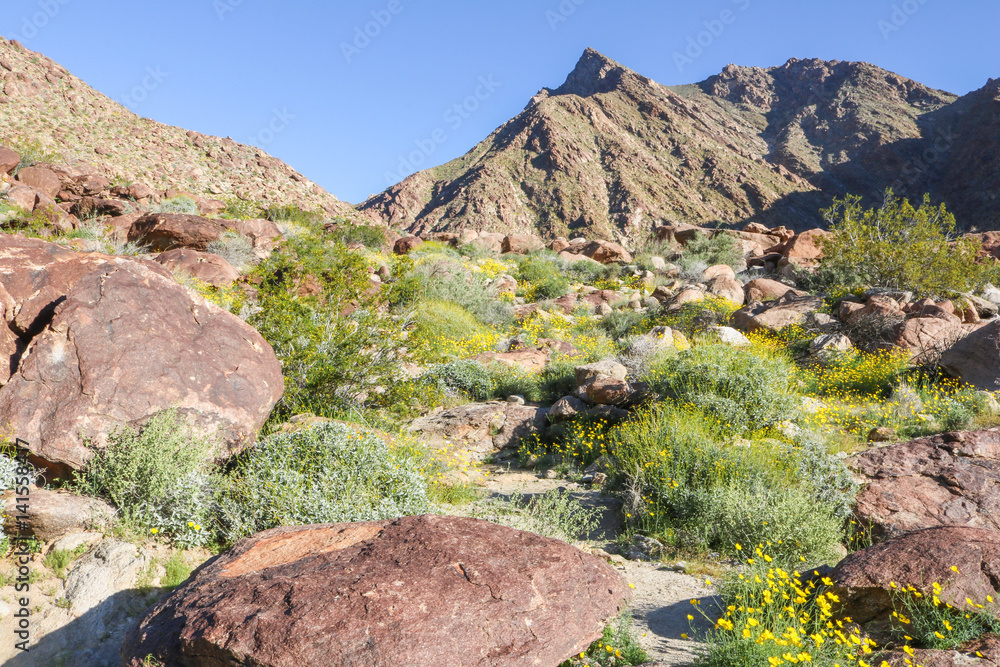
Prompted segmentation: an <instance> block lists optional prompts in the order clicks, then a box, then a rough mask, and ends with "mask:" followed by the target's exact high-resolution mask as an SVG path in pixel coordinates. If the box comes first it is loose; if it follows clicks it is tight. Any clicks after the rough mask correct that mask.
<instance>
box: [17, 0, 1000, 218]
mask: <svg viewBox="0 0 1000 667" xmlns="http://www.w3.org/2000/svg"><path fill="white" fill-rule="evenodd" d="M727 11H728V12H729V13H728V14H723V12H727ZM373 13H374V14H373ZM376 19H381V22H382V23H383V24H384V25H379V24H378V23H372V22H373V21H375V20H376ZM706 22H707V23H706ZM880 22H881V23H880ZM366 27H367V29H368V32H369V33H370V34H372V35H374V37H370V38H364V39H357V41H355V40H356V37H357V33H358V31H361V32H363V31H364V30H365V29H366ZM998 28H1000V2H996V1H995V0H949V1H948V2H945V0H906V1H902V0H839V1H833V0H797V1H792V0H769V1H765V0H710V1H708V2H697V3H696V2H676V1H674V2H671V1H669V0H634V1H629V0H619V1H612V0H504V1H503V2H500V1H498V0H464V1H460V0H438V1H436V2H430V1H429V0H356V1H354V2H349V3H348V2H306V1H304V0H283V1H282V2H277V1H270V2H266V1H265V0H171V1H170V2H162V1H155V2H151V1H149V0H143V1H140V2H135V1H130V2H125V1H124V0H100V2H94V1H87V0H5V2H4V11H3V12H2V15H0V34H3V35H4V36H5V37H8V38H14V37H18V38H20V39H21V41H22V42H23V43H24V44H25V46H27V47H28V48H30V49H33V50H35V51H40V52H42V53H44V54H46V55H48V56H49V57H51V58H53V59H54V60H56V61H58V62H60V63H62V64H63V65H65V66H66V67H67V68H69V69H70V70H71V71H72V72H73V73H74V74H76V75H77V76H79V77H80V78H82V79H83V80H84V81H86V82H87V83H89V84H90V85H92V86H94V87H95V88H97V89H98V90H100V91H101V92H103V93H104V94H106V95H108V96H109V97H112V98H114V99H116V100H118V101H126V102H128V104H129V106H130V107H131V108H132V109H133V110H134V111H136V112H137V113H139V114H141V115H143V116H148V117H150V118H154V119H156V120H158V121H161V122H164V123H169V124H171V125H178V126H181V127H184V128H187V129H193V130H197V131H200V132H203V133H208V134H216V135H221V136H231V137H233V138H234V139H236V140H238V141H242V142H245V143H254V144H256V145H260V146H261V147H262V148H264V149H265V150H267V151H268V152H269V153H271V154H274V155H276V156H278V157H280V158H282V159H283V160H285V161H286V162H288V163H289V164H290V165H292V166H293V167H294V168H296V169H298V170H299V171H301V172H303V173H304V174H306V175H307V176H308V177H310V178H311V179H313V180H315V181H316V182H318V183H320V184H321V185H323V186H324V187H325V188H327V189H328V190H329V191H330V192H332V193H333V194H335V195H336V196H338V197H340V198H341V199H344V200H346V201H350V202H352V203H357V202H359V201H362V200H364V199H365V198H366V197H367V196H368V195H369V194H371V193H375V192H379V191H381V190H383V189H385V188H386V187H388V186H389V185H391V184H392V183H391V182H390V181H393V180H395V178H394V177H395V176H398V175H399V170H400V158H401V157H403V156H407V155H410V154H413V153H415V152H416V157H418V158H423V164H422V165H421V166H422V167H428V166H432V165H435V164H440V163H443V162H446V161H448V160H449V159H452V158H454V157H457V156H459V155H462V154H463V153H465V152H466V151H468V150H469V149H470V148H471V147H472V146H474V145H475V144H476V143H477V142H478V141H480V140H481V139H483V138H484V137H486V136H487V135H488V134H489V133H490V132H492V131H493V130H494V129H495V128H496V127H497V126H499V125H500V124H501V123H503V122H504V121H506V120H507V119H509V118H510V117H512V116H514V115H515V114H517V113H518V112H519V111H520V110H521V109H523V108H524V106H525V104H526V103H527V102H528V100H529V99H530V98H531V96H532V95H534V94H535V93H536V92H537V91H538V90H539V89H540V88H542V87H556V86H558V85H559V84H561V83H562V82H563V80H564V79H565V77H566V75H567V74H568V73H569V72H570V70H571V69H572V68H573V65H574V64H575V63H576V61H577V59H578V58H579V56H580V54H581V53H582V52H583V50H584V48H586V47H587V46H592V47H594V48H596V49H597V50H599V51H601V52H602V53H604V54H605V55H607V56H609V57H611V58H614V59H615V60H618V61H619V62H621V63H623V64H624V65H627V66H629V67H631V68H633V69H635V70H637V71H639V72H640V73H642V74H645V75H646V76H649V77H651V78H653V79H655V80H656V81H659V82H660V83H663V84H667V85H672V84H680V83H692V82H696V81H701V80H703V79H705V78H706V77H708V76H710V75H712V74H715V73H717V72H718V71H719V70H721V69H722V67H724V66H725V65H726V64H727V63H731V62H732V63H737V64H740V65H758V66H762V67H766V66H772V65H779V64H782V63H784V62H785V61H786V60H787V59H788V58H790V57H797V58H809V57H818V58H823V59H828V60H832V59H838V60H864V61H868V62H871V63H874V64H876V65H879V66H881V67H884V68H886V69H889V70H892V71H894V72H897V73H899V74H901V75H903V76H907V77H910V78H913V79H916V80H918V81H920V82H922V83H925V84H927V85H930V86H932V87H935V88H940V89H944V90H947V91H950V92H954V93H959V94H963V93H967V92H969V91H970V90H974V89H976V88H979V87H981V86H983V85H984V84H985V83H986V81H987V79H988V78H989V77H1000V39H998V38H997V30H998ZM365 39H367V40H368V41H367V42H366V41H365ZM689 40H694V41H699V40H700V41H701V42H702V44H703V46H701V47H698V48H700V49H701V53H698V50H697V48H694V49H692V50H691V54H692V55H694V56H695V57H692V58H691V59H690V62H687V61H684V62H678V59H677V57H676V54H677V53H681V54H683V53H684V52H685V51H686V50H687V49H688V47H689V46H690V43H691V42H689ZM345 44H346V45H349V46H350V48H349V49H346V52H345ZM684 57H685V58H686V57H687V56H686V55H685V56H684ZM150 70H152V71H154V72H158V74H157V76H155V77H152V76H150V75H149V71H150ZM144 81H145V84H146V87H145V88H144V87H143V85H144ZM482 81H486V82H489V85H488V86H487V85H484V84H483V83H482ZM477 93H478V94H479V97H480V98H481V99H475V97H474V96H475V95H476V94H477ZM470 96H473V97H472V98H471V99H470ZM456 104H458V105H462V104H465V105H466V107H467V108H466V109H463V110H462V113H461V114H459V113H458V112H456V111H455V110H454V109H453V107H454V106H455V105H456ZM276 111H277V112H278V115H279V116H281V118H276V117H275V115H276ZM269 125H270V126H272V127H273V128H276V129H278V130H279V131H277V132H274V133H272V132H270V130H269V129H268V127H269ZM435 131H437V132H435ZM432 137H433V138H432ZM418 142H419V143H418ZM421 145H422V148H421V147H420V146H421Z"/></svg>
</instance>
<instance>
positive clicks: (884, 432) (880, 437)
mask: <svg viewBox="0 0 1000 667" xmlns="http://www.w3.org/2000/svg"><path fill="white" fill-rule="evenodd" d="M894 440H898V438H897V437H896V431H894V430H893V429H891V428H889V427H888V426H877V427H875V428H873V429H872V430H870V431H869V432H868V442H893V441H894Z"/></svg>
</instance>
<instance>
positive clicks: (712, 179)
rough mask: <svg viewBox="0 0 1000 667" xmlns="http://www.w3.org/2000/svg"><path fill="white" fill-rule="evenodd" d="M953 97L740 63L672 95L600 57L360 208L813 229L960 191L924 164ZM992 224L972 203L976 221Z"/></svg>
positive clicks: (598, 222)
mask: <svg viewBox="0 0 1000 667" xmlns="http://www.w3.org/2000/svg"><path fill="white" fill-rule="evenodd" d="M963 99H964V98H963ZM956 100H957V98H956V96H954V95H951V94H949V93H945V92H942V91H938V90H934V89H931V88H928V87H926V86H923V85H921V84H919V83H917V82H915V81H912V80H909V79H906V78H904V77H901V76H898V75H896V74H893V73H891V72H887V71H885V70H882V69H880V68H878V67H875V66H873V65H870V64H867V63H852V62H839V61H831V62H824V61H821V60H796V59H792V60H789V61H788V62H787V63H786V64H785V65H783V66H781V67H773V68H769V69H761V68H746V67H736V66H733V65H730V66H728V67H726V68H725V70H724V71H723V72H722V73H721V74H719V75H717V76H714V77H711V78H710V79H708V80H707V81H704V82H702V83H700V84H696V85H687V86H676V87H665V86H661V85H659V84H657V83H655V82H653V81H651V80H650V79H648V78H646V77H643V76H641V75H639V74H637V73H635V72H633V71H631V70H629V69H628V68H626V67H623V66H622V65H620V64H618V63H616V62H614V61H613V60H610V59H608V58H606V57H605V56H603V55H601V54H600V53H598V52H596V51H594V50H592V49H588V50H587V51H586V52H585V53H584V55H583V57H582V58H581V59H580V61H579V63H578V64H577V66H576V68H575V69H574V71H573V72H572V73H571V74H570V75H569V77H568V78H567V80H566V82H565V83H564V84H563V85H562V86H560V87H559V88H556V89H554V90H549V89H544V90H542V91H541V92H540V93H539V94H538V95H536V96H535V98H533V99H532V100H531V102H530V103H529V104H528V106H527V107H526V108H525V110H524V111H523V112H522V113H520V114H519V115H518V116H516V117H515V118H514V119H512V120H511V121H509V122H507V123H506V124H504V125H503V126H502V127H500V128H499V129H498V130H496V131H495V132H494V133H493V134H492V135H490V136H489V137H488V138H487V139H486V140H484V141H483V142H482V143H480V144H479V145H477V146H476V147H475V148H473V149H472V150H471V151H470V152H469V153H468V154H466V155H465V156H463V157H461V158H459V159H457V160H454V161H452V162H449V163H448V164H445V165H442V166H440V167H437V168H434V169H429V170H426V171H423V172H419V173H417V174H414V175H412V176H410V177H409V178H407V179H406V180H404V181H403V182H402V183H399V184H397V185H395V186H393V187H391V188H389V189H388V190H386V191H385V192H383V193H381V194H379V195H376V196H374V197H372V198H371V199H369V200H368V201H367V202H365V203H364V204H362V205H361V206H359V210H360V211H362V212H363V213H364V214H365V215H367V216H369V217H371V218H373V219H376V220H379V221H384V222H386V223H388V224H390V225H393V226H396V227H401V228H404V229H407V230H409V231H411V232H416V233H425V232H429V231H455V230H460V229H464V228H472V229H477V230H488V231H504V232H510V231H523V232H529V231H531V232H538V233H541V234H543V235H545V236H550V237H551V236H555V235H567V234H572V233H574V232H577V233H578V234H579V235H586V236H589V237H593V236H603V237H606V238H612V237H619V238H628V237H635V236H641V235H642V234H644V233H645V232H646V231H647V230H648V229H649V228H650V227H651V226H652V225H653V224H654V223H657V222H661V221H665V222H671V221H682V222H691V223H699V224H705V223H712V222H723V223H741V222H749V221H759V222H763V223H767V224H784V225H787V226H789V227H793V228H799V229H801V228H805V227H809V226H815V225H818V224H820V222H821V220H820V217H819V214H818V211H819V209H820V208H822V207H824V206H826V205H828V204H829V202H830V200H831V199H832V198H833V197H834V196H840V195H843V194H846V193H848V192H851V193H858V194H862V195H864V196H866V197H867V198H868V199H869V200H870V201H876V200H878V198H879V197H880V195H881V192H882V191H883V190H884V188H885V187H887V186H895V187H896V189H897V190H898V191H901V192H902V193H903V194H907V195H918V196H919V195H920V194H922V193H923V192H924V191H927V190H928V189H932V188H934V187H937V186H938V185H940V189H941V192H942V193H945V192H948V191H949V190H948V189H947V188H946V187H945V186H944V184H943V181H941V179H942V178H943V175H942V172H941V170H940V169H938V170H937V171H933V172H932V170H930V169H926V168H924V169H922V170H919V171H915V170H914V165H921V164H922V163H921V162H920V160H921V158H922V156H924V155H925V154H926V152H927V150H928V147H929V146H930V147H933V144H934V141H935V139H936V138H937V137H938V134H939V133H940V132H942V131H943V130H942V127H941V126H942V123H943V122H946V121H945V120H944V119H943V118H942V114H944V113H945V112H946V111H947V110H948V109H949V108H950V107H951V106H952V105H954V104H955V103H956ZM980 106H982V105H980ZM984 113H988V111H987V112H984ZM994 118H995V116H994ZM970 149H971V150H975V149H974V147H970ZM954 152H955V153H956V154H957V148H956V151H954ZM942 161H943V159H942ZM914 174H915V176H914ZM952 180H956V179H952ZM990 215H991V214H990V212H989V211H988V210H984V209H983V208H982V207H975V206H973V207H971V208H970V209H969V211H968V212H967V214H966V218H968V220H967V222H968V224H979V223H980V222H981V220H982V219H984V218H989V216H990Z"/></svg>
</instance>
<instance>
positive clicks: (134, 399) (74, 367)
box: [0, 235, 284, 469]
mask: <svg viewBox="0 0 1000 667" xmlns="http://www.w3.org/2000/svg"><path fill="white" fill-rule="evenodd" d="M0 300H2V301H4V302H5V303H4V308H3V310H4V319H5V322H4V323H3V324H4V325H5V326H4V327H3V329H0V333H4V334H5V335H7V336H8V338H9V339H10V342H11V345H10V346H8V347H9V348H10V349H11V350H12V352H11V354H10V355H9V357H8V361H7V362H6V364H5V365H4V368H5V369H9V372H10V373H11V374H10V376H9V378H4V379H6V380H7V381H6V382H5V383H4V384H3V387H2V389H0V422H2V423H4V424H9V425H10V427H11V428H12V429H13V432H14V434H15V435H16V436H17V437H19V438H21V439H23V440H26V441H27V442H28V443H29V445H30V452H31V454H32V455H33V456H34V457H36V458H37V459H40V460H41V461H42V462H44V463H46V464H50V465H52V466H54V467H56V468H57V469H59V468H64V467H67V466H68V467H70V468H79V467H81V466H82V465H83V464H84V463H85V462H86V460H87V458H88V457H89V450H88V448H87V447H86V445H85V444H84V441H85V440H87V439H90V440H92V441H93V443H94V444H95V445H98V446H100V445H102V444H103V443H104V441H105V438H106V436H107V434H108V433H109V432H110V431H112V430H114V429H115V428H116V427H118V426H121V425H122V424H129V425H133V426H139V425H141V424H143V423H145V422H146V421H147V420H148V419H149V418H151V417H153V416H154V415H156V414H157V413H158V412H160V411H162V410H165V409H168V408H177V409H179V411H180V412H181V414H183V415H184V416H185V417H186V418H187V419H188V420H189V421H190V422H191V423H192V424H193V425H195V426H196V427H198V428H200V429H202V430H204V431H207V432H210V433H216V432H218V433H220V434H221V436H222V439H223V441H224V442H225V443H226V446H227V449H228V451H229V452H236V451H239V450H240V449H242V448H243V447H244V446H245V445H247V444H249V443H250V442H251V441H252V438H253V437H254V434H255V433H256V431H257V429H259V428H260V426H261V425H262V424H263V422H264V420H265V419H266V418H267V416H268V414H269V413H270V410H271V408H272V407H273V406H274V404H275V403H276V402H277V400H278V399H279V398H280V397H281V393H282V391H283V388H284V384H283V380H282V376H281V366H280V364H279V363H278V360H277V358H276V357H275V356H274V352H273V351H272V350H271V347H270V345H268V344H267V342H266V341H265V340H264V339H263V338H261V336H260V335H259V334H258V333H257V332H256V331H254V329H253V328H252V327H250V326H249V325H247V324H246V323H244V322H243V321H241V320H240V319H239V318H237V317H234V316H233V315H231V314H229V313H227V312H225V311H223V310H222V309H220V308H218V307H216V306H214V305H212V304H209V303H208V302H206V301H204V300H203V299H200V298H197V297H192V296H191V295H190V294H189V293H188V291H187V290H186V289H185V288H184V287H182V286H180V285H178V284H177V283H176V282H175V281H174V280H173V278H172V277H171V276H170V274H169V273H168V272H167V271H166V269H165V268H164V267H162V266H160V265H159V264H156V263H155V262H150V261H136V260H132V259H126V258H121V257H109V256H106V255H99V254H96V253H95V254H80V253H75V252H72V251H68V250H65V249H63V248H60V247H59V246H56V245H54V244H51V243H46V242H44V241H39V240H37V239H26V238H24V237H20V236H8V235H0ZM0 341H2V337H0ZM4 351H5V352H6V351H8V350H4Z"/></svg>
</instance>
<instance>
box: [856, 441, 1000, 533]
mask: <svg viewBox="0 0 1000 667" xmlns="http://www.w3.org/2000/svg"><path fill="white" fill-rule="evenodd" d="M848 465H849V466H850V467H851V469H853V470H854V471H855V472H857V473H858V474H860V475H862V476H863V477H864V478H865V479H866V482H865V484H864V487H863V489H862V491H861V493H860V494H859V495H858V497H857V501H856V509H855V513H856V515H857V517H858V519H859V521H860V522H861V523H862V524H864V525H865V526H868V527H870V528H871V533H872V536H873V537H874V538H876V539H885V538H891V537H896V536H899V535H902V534H903V533H907V532H910V531H914V530H919V529H922V528H930V527H932V526H942V525H944V526H948V525H957V526H981V527H987V528H992V529H994V530H1000V429H988V430H985V431H959V432H953V433H945V434H943V435H935V436H930V437H925V438H917V439H916V440H911V441H909V442H903V443H900V444H897V445H890V446H888V447H880V448H877V449H871V450H868V451H866V452H862V453H861V454H857V455H856V456H854V457H852V458H851V459H849V461H848Z"/></svg>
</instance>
